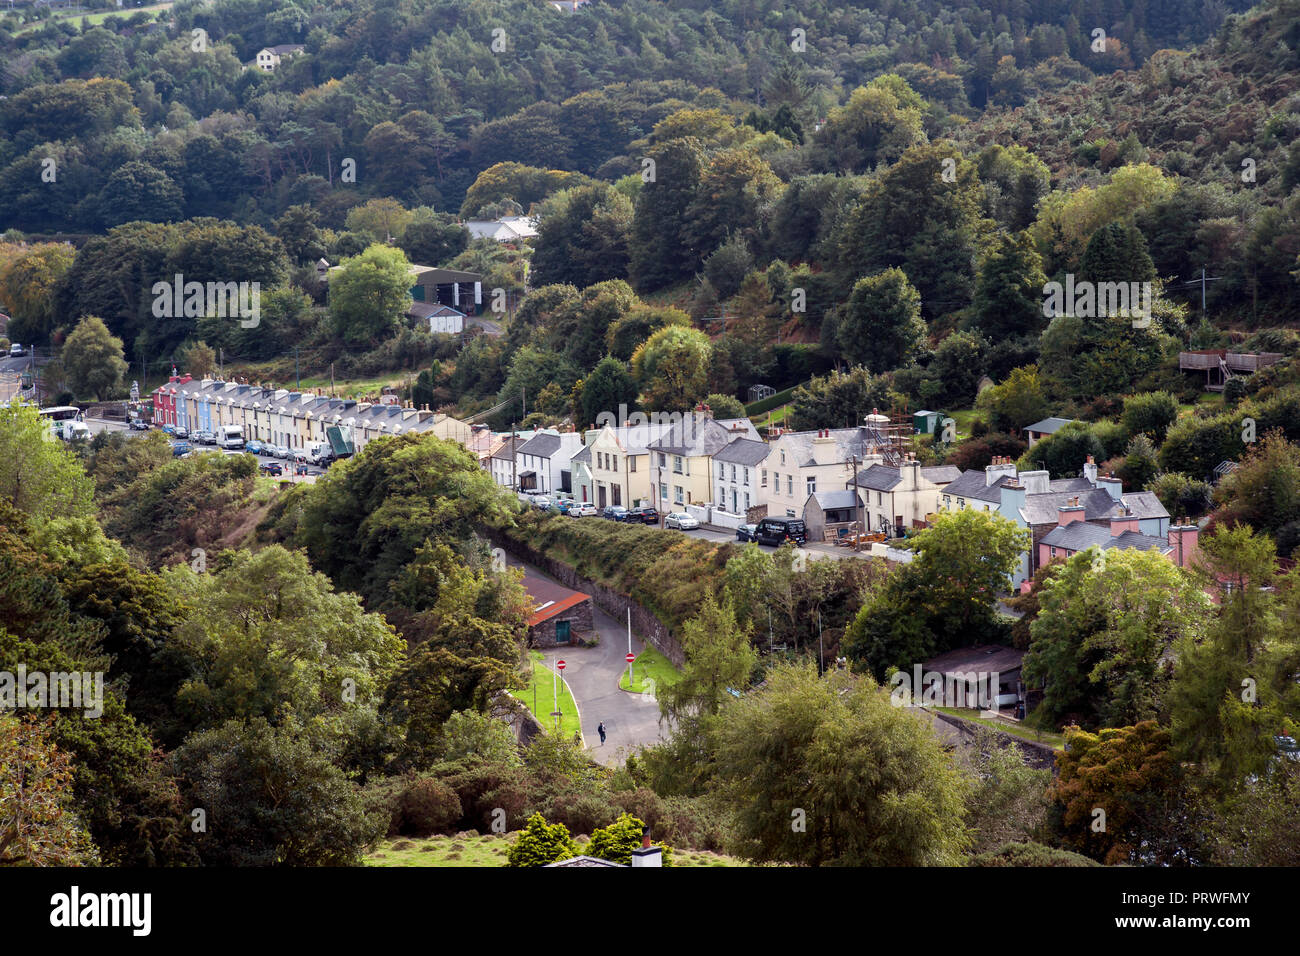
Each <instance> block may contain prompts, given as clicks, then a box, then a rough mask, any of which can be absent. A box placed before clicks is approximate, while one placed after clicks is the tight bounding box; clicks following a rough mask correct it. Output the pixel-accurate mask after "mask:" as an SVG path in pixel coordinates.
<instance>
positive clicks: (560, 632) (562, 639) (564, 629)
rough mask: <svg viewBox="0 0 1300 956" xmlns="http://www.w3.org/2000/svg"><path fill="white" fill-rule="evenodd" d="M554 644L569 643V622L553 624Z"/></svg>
mask: <svg viewBox="0 0 1300 956" xmlns="http://www.w3.org/2000/svg"><path fill="white" fill-rule="evenodd" d="M555 643H556V644H567V643H569V622H568V621H556V622H555Z"/></svg>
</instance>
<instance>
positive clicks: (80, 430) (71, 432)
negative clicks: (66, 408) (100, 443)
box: [55, 419, 90, 441]
mask: <svg viewBox="0 0 1300 956" xmlns="http://www.w3.org/2000/svg"><path fill="white" fill-rule="evenodd" d="M55 434H56V435H58V436H59V437H60V438H62V439H63V440H64V441H75V440H77V439H79V438H83V439H85V440H86V441H90V426H89V425H87V424H86V423H85V422H79V421H75V420H73V419H69V420H68V421H64V422H59V423H58V425H57V427H56V430H55Z"/></svg>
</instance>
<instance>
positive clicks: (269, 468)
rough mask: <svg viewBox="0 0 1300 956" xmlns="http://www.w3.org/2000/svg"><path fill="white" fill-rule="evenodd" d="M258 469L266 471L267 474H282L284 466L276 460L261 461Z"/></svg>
mask: <svg viewBox="0 0 1300 956" xmlns="http://www.w3.org/2000/svg"><path fill="white" fill-rule="evenodd" d="M260 470H261V471H264V472H266V473H267V474H268V475H283V474H284V468H283V467H282V466H281V464H280V463H279V462H278V461H266V462H263V463H262V465H261V468H260Z"/></svg>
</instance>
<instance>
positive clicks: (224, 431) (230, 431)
mask: <svg viewBox="0 0 1300 956" xmlns="http://www.w3.org/2000/svg"><path fill="white" fill-rule="evenodd" d="M217 445H218V446H219V447H221V448H243V447H244V429H243V427H242V426H240V425H222V426H220V427H219V428H218V429H217Z"/></svg>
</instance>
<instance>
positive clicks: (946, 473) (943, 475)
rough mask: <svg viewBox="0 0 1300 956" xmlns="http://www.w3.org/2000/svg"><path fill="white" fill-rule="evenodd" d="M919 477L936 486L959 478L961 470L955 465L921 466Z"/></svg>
mask: <svg viewBox="0 0 1300 956" xmlns="http://www.w3.org/2000/svg"><path fill="white" fill-rule="evenodd" d="M921 477H923V478H928V479H929V480H930V481H933V482H934V483H935V484H936V485H943V484H949V483H951V482H954V481H956V480H957V479H958V478H960V477H961V469H960V468H958V467H957V466H956V465H922V466H921Z"/></svg>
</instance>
